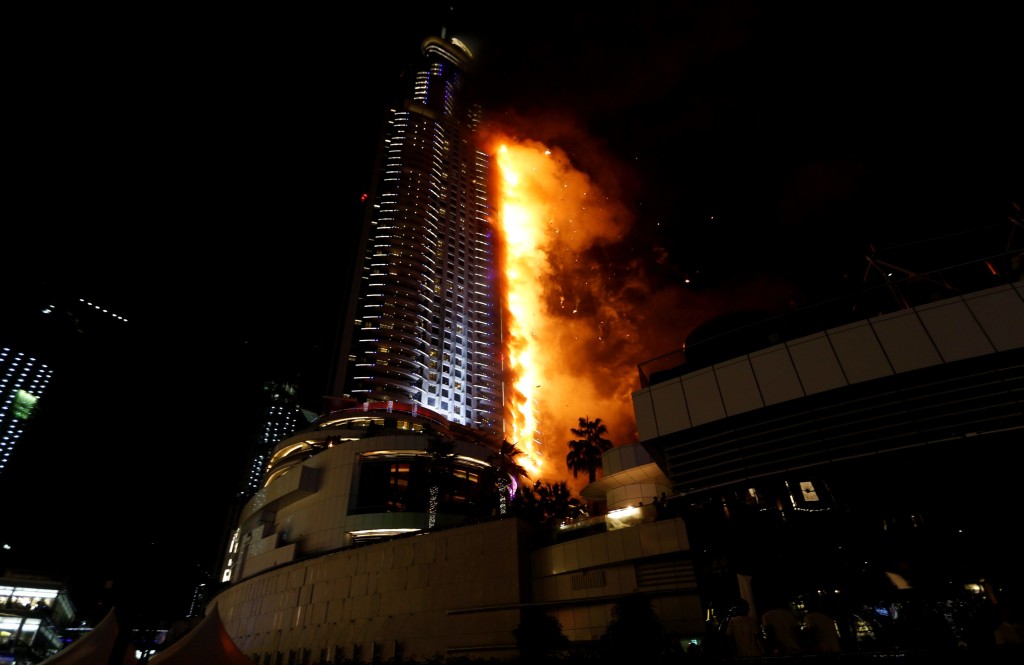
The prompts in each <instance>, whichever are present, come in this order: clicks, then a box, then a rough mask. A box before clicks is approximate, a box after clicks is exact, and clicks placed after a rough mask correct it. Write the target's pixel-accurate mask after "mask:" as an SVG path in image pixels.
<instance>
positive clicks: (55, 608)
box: [0, 571, 75, 663]
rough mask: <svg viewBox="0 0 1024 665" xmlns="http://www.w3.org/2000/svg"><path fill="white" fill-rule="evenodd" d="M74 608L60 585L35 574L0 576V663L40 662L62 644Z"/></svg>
mask: <svg viewBox="0 0 1024 665" xmlns="http://www.w3.org/2000/svg"><path fill="white" fill-rule="evenodd" d="M74 619H75V608H74V605H73V604H72V603H71V600H70V599H69V598H68V595H67V591H66V590H65V589H64V586H63V585H62V584H60V583H59V582H56V581H54V580H51V579H48V578H45V577H40V576H36V575H28V574H22V573H16V572H12V571H7V572H6V573H5V574H4V575H3V576H2V577H0V663H40V662H42V661H43V660H45V659H46V658H48V657H50V656H52V655H53V654H55V653H57V652H58V651H60V650H61V649H63V648H64V646H65V631H66V630H68V629H69V628H70V627H71V624H72V622H73V621H74Z"/></svg>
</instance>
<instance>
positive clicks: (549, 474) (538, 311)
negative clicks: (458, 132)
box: [495, 137, 633, 481]
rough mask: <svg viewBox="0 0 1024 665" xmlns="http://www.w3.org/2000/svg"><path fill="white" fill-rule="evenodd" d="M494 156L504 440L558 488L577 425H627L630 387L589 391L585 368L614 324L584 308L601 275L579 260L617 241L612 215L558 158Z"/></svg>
mask: <svg viewBox="0 0 1024 665" xmlns="http://www.w3.org/2000/svg"><path fill="white" fill-rule="evenodd" d="M495 155H496V161H497V164H498V171H499V174H500V176H499V179H500V189H501V191H500V192H499V195H498V200H499V205H498V208H499V209H498V218H499V222H500V223H499V228H500V230H501V234H502V247H503V252H502V253H503V256H502V257H501V258H502V262H501V263H502V268H503V271H504V277H505V285H506V293H505V309H506V318H507V320H506V321H504V333H505V339H504V346H505V362H506V371H507V372H508V374H509V376H510V377H511V381H510V382H511V386H510V388H509V394H506V396H505V401H506V405H507V410H508V418H507V420H506V436H505V438H506V439H507V440H508V441H510V442H511V443H514V444H516V446H517V447H518V448H519V449H520V450H521V451H523V453H524V454H523V456H522V457H521V458H520V459H519V460H518V461H519V463H520V464H521V465H522V466H523V467H524V468H525V469H526V471H527V473H528V474H529V476H530V478H531V479H533V480H539V479H545V480H548V481H561V480H567V479H568V478H569V475H570V474H569V472H568V470H567V468H566V466H565V454H566V451H567V450H568V448H567V445H566V444H567V442H568V441H569V440H570V439H571V438H572V435H571V433H570V431H569V429H570V428H571V427H576V426H577V425H578V418H579V417H581V416H588V417H590V418H591V419H593V418H602V420H603V422H606V423H609V418H612V419H614V418H615V417H617V416H620V415H624V414H628V415H627V416H626V417H627V418H629V417H631V416H632V413H631V406H632V403H631V401H630V399H629V388H626V389H625V390H620V391H619V392H618V393H617V394H611V395H609V394H606V393H607V389H608V388H609V386H607V385H605V386H596V385H594V384H593V383H592V381H591V378H592V374H593V370H594V368H593V367H592V366H589V363H591V358H592V354H593V352H594V350H595V349H596V348H597V347H599V346H600V345H602V344H603V343H604V342H605V336H606V332H607V328H608V326H609V325H610V324H612V323H613V322H612V321H605V320H603V319H604V318H605V316H606V315H609V316H611V317H613V318H616V316H615V314H614V313H608V312H605V311H603V308H602V307H600V306H599V307H597V308H595V307H594V306H593V302H594V301H595V298H594V295H595V294H599V292H600V291H601V289H602V278H601V274H602V273H601V271H600V270H599V269H598V268H599V266H588V265H587V262H586V261H585V259H584V252H585V251H586V250H588V249H589V248H591V247H592V246H593V245H594V244H595V243H601V242H611V241H613V240H614V239H615V238H617V237H618V236H619V234H620V233H621V232H622V231H623V228H622V226H621V223H620V222H621V216H620V217H618V218H616V216H615V215H611V214H609V213H608V211H607V210H606V209H605V208H606V206H607V205H608V204H606V202H604V201H602V198H601V197H600V195H599V193H597V192H596V187H595V186H594V184H593V183H592V182H590V179H589V178H588V177H587V176H586V174H584V173H582V172H580V171H579V170H577V169H575V168H574V167H573V166H572V164H571V163H570V161H569V159H568V158H567V157H566V156H565V155H564V154H563V153H561V152H560V151H558V150H554V149H549V148H547V147H546V146H544V145H541V144H539V143H536V142H532V141H518V142H517V141H512V140H509V139H508V138H507V137H506V138H504V139H503V140H502V141H501V144H500V146H499V147H497V148H496V149H495ZM595 194H596V195H597V196H596V197H595ZM595 198H596V200H597V202H593V201H592V199H595ZM600 299H601V298H600V296H598V298H597V299H596V300H600ZM583 303H589V304H588V305H587V306H586V307H581V304H583ZM581 309H582V310H586V311H581ZM614 323H615V324H616V328H615V334H616V335H623V334H624V335H625V336H627V337H628V336H629V335H630V334H631V330H630V326H629V325H621V324H622V323H623V322H622V321H616V322H614ZM577 363H586V364H588V366H580V365H579V364H577ZM614 363H615V361H614V360H610V361H609V364H614ZM611 388H612V390H613V391H614V390H616V389H617V388H621V386H611ZM603 393H604V394H603ZM609 424H610V423H609ZM625 427H628V428H629V430H625V428H622V429H620V432H622V433H624V434H625V433H628V434H632V427H633V426H632V424H631V423H630V424H627V425H626V426H625Z"/></svg>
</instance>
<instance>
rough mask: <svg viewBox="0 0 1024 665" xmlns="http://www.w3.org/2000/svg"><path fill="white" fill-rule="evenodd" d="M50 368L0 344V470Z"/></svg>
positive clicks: (46, 382)
mask: <svg viewBox="0 0 1024 665" xmlns="http://www.w3.org/2000/svg"><path fill="white" fill-rule="evenodd" d="M52 375H53V371H52V370H51V369H50V368H49V367H48V366H47V365H46V364H45V363H43V362H40V361H39V360H38V359H37V358H34V357H32V356H30V355H28V354H26V353H25V352H24V351H19V350H18V349H14V348H10V347H3V346H0V471H3V468H4V467H5V466H7V460H8V459H9V458H10V456H11V451H12V450H13V449H14V444H15V443H17V441H18V439H19V438H21V435H22V432H23V431H24V429H25V423H26V421H27V420H28V419H29V417H30V416H31V415H32V412H33V410H34V409H35V405H36V402H37V401H38V400H39V398H40V397H41V396H42V394H43V390H44V389H45V388H46V385H47V384H48V383H49V382H50V378H51V376H52Z"/></svg>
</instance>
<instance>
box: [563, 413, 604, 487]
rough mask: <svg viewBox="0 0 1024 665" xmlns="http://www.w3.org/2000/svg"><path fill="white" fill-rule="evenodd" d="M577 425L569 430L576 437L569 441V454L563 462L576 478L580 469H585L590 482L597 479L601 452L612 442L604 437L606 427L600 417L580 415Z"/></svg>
mask: <svg viewBox="0 0 1024 665" xmlns="http://www.w3.org/2000/svg"><path fill="white" fill-rule="evenodd" d="M579 420H580V426H579V427H571V428H570V429H569V431H570V432H572V433H573V435H575V436H576V437H578V438H577V439H575V440H573V441H570V442H569V454H567V455H566V456H565V463H566V464H567V465H568V467H569V470H570V471H572V477H573V478H576V477H577V476H578V475H579V474H580V472H581V471H586V472H587V474H588V476H589V477H590V482H594V481H595V480H597V470H598V469H600V468H601V453H603V452H604V451H606V450H608V449H609V448H611V447H612V442H611V441H609V440H608V439H606V438H604V435H605V434H607V433H608V428H607V427H605V426H604V423H602V422H601V419H600V418H595V419H594V420H591V419H590V417H589V416H584V417H581V418H580V419H579Z"/></svg>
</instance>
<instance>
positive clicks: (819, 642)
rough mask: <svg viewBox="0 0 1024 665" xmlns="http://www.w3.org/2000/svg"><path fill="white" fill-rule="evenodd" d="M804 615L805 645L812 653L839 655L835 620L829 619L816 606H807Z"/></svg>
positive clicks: (837, 631)
mask: <svg viewBox="0 0 1024 665" xmlns="http://www.w3.org/2000/svg"><path fill="white" fill-rule="evenodd" d="M807 609H808V611H807V614H805V615H804V630H805V631H807V644H808V645H809V648H810V651H811V652H812V653H819V654H821V653H839V652H840V650H841V649H840V646H839V630H838V629H837V628H836V622H835V619H833V618H832V617H830V616H829V615H828V614H826V613H825V611H824V610H823V609H822V608H821V607H820V606H818V605H816V604H811V605H808V608H807Z"/></svg>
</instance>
